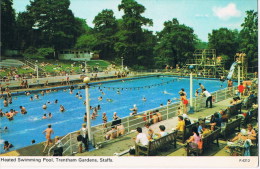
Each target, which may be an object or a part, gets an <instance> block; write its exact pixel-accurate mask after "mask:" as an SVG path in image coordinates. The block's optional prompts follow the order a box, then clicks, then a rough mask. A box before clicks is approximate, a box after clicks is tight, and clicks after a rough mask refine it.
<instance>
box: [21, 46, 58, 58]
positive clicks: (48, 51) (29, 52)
mask: <svg viewBox="0 0 260 169" xmlns="http://www.w3.org/2000/svg"><path fill="white" fill-rule="evenodd" d="M53 53H54V49H53V48H39V49H37V48H34V47H32V46H31V47H29V48H28V49H26V50H25V51H24V53H23V56H25V57H28V58H33V59H44V58H51V57H53Z"/></svg>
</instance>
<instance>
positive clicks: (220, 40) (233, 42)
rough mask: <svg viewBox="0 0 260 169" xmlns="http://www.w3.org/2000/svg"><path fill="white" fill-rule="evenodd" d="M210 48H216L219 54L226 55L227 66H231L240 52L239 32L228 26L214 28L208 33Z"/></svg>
mask: <svg viewBox="0 0 260 169" xmlns="http://www.w3.org/2000/svg"><path fill="white" fill-rule="evenodd" d="M208 39H209V48H211V49H216V53H217V55H222V56H223V57H225V61H226V62H225V67H226V68H229V67H230V65H231V64H232V62H233V61H234V55H235V54H236V53H237V52H238V47H239V32H238V31H237V30H230V29H227V28H220V29H217V30H212V33H211V34H210V33H209V35H208Z"/></svg>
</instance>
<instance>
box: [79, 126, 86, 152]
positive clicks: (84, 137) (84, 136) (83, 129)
mask: <svg viewBox="0 0 260 169" xmlns="http://www.w3.org/2000/svg"><path fill="white" fill-rule="evenodd" d="M80 134H81V135H82V137H83V139H82V142H83V144H84V147H85V150H86V151H87V150H88V129H87V124H86V123H83V124H82V128H81V129H80Z"/></svg>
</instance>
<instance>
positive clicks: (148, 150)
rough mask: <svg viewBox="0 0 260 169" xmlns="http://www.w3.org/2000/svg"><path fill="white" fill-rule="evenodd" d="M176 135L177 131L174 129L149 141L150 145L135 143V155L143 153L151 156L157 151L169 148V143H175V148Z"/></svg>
mask: <svg viewBox="0 0 260 169" xmlns="http://www.w3.org/2000/svg"><path fill="white" fill-rule="evenodd" d="M176 136H177V131H174V132H172V133H169V134H168V135H166V136H163V137H161V138H159V139H156V140H153V141H149V144H148V146H143V145H140V144H137V143H135V155H137V156H138V155H141V154H143V155H147V156H149V155H152V154H155V153H156V152H157V151H160V150H164V149H167V148H169V144H173V146H174V148H176Z"/></svg>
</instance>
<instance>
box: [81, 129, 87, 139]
mask: <svg viewBox="0 0 260 169" xmlns="http://www.w3.org/2000/svg"><path fill="white" fill-rule="evenodd" d="M80 134H81V135H82V136H83V137H84V138H86V137H87V134H88V129H87V128H85V127H82V128H81V129H80Z"/></svg>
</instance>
